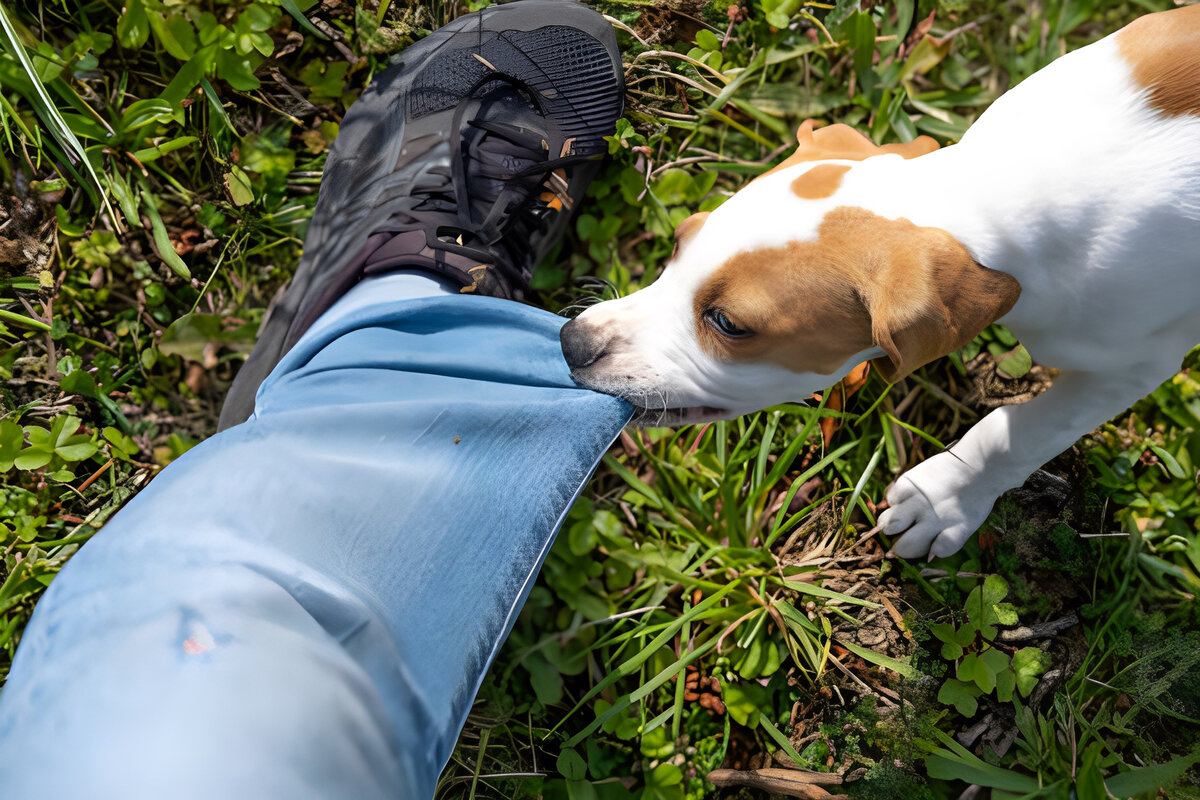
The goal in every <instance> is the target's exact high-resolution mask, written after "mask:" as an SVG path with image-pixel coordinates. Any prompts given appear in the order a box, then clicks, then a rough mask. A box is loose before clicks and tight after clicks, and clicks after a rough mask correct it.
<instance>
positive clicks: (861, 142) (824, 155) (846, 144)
mask: <svg viewBox="0 0 1200 800" xmlns="http://www.w3.org/2000/svg"><path fill="white" fill-rule="evenodd" d="M816 125H817V123H816V120H811V119H806V120H805V121H804V122H803V123H802V124H801V125H800V127H799V128H798V129H797V130H796V151H795V152H794V153H792V154H791V155H790V156H788V157H787V159H785V160H784V161H783V163H781V164H779V165H777V166H775V167H772V168H771V169H769V170H767V171H766V172H764V173H763V175H770V174H771V173H772V172H775V171H777V170H781V169H784V168H785V167H791V166H795V165H796V164H801V163H804V162H806V161H826V160H829V159H835V158H836V159H843V160H846V161H863V160H864V159H868V158H870V157H871V156H882V155H888V154H889V153H892V154H895V155H898V156H902V157H904V158H916V157H917V156H923V155H925V154H926V153H932V152H933V151H934V150H937V149H938V147H939V145H938V143H937V141H936V140H935V139H933V138H932V137H929V136H918V137H917V138H916V139H913V140H912V141H911V142H903V143H899V144H885V145H883V146H882V147H881V146H879V145H877V144H875V143H874V142H872V141H871V140H870V139H869V138H868V137H867V135H866V134H864V133H861V132H860V131H858V130H856V129H854V128H851V127H850V126H849V125H844V124H842V123H840V122H838V123H835V124H833V125H826V126H825V127H824V128H818V127H816ZM759 177H761V176H759Z"/></svg>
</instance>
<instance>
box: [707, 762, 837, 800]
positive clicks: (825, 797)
mask: <svg viewBox="0 0 1200 800" xmlns="http://www.w3.org/2000/svg"><path fill="white" fill-rule="evenodd" d="M708 780H709V782H710V783H712V784H713V785H714V786H717V787H722V788H723V787H726V786H749V787H750V788H752V789H762V790H764V791H767V792H770V793H772V794H781V795H783V796H785V797H799V798H802V799H803V800H848V798H849V795H844V794H830V793H829V792H827V791H825V790H824V789H823V788H821V786H822V784H823V785H825V786H840V785H841V783H842V776H841V775H836V774H834V773H832V772H808V771H806V770H794V769H775V768H773V767H767V768H765V769H756V770H736V769H714V770H713V771H712V772H710V773H708Z"/></svg>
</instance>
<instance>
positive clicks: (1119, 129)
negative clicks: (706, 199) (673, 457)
mask: <svg viewBox="0 0 1200 800" xmlns="http://www.w3.org/2000/svg"><path fill="white" fill-rule="evenodd" d="M797 139H798V147H797V150H796V152H795V154H794V155H792V156H791V157H789V158H788V159H787V160H786V161H785V162H784V163H783V164H781V165H779V167H777V168H775V169H773V170H771V171H770V172H769V173H767V174H764V175H763V176H760V177H759V178H756V179H755V180H753V181H752V182H750V183H749V184H748V185H747V186H745V187H743V188H742V189H741V190H740V191H738V192H737V193H735V194H734V195H733V196H732V197H730V198H729V199H728V200H727V201H726V202H725V203H724V204H722V205H721V206H720V207H719V208H717V209H716V210H715V211H712V212H711V213H707V214H705V213H700V214H695V215H693V216H692V217H689V218H688V219H687V220H685V221H684V222H683V223H682V224H680V225H679V227H678V229H677V230H676V232H675V240H676V244H675V252H674V254H673V255H672V257H671V258H670V260H669V261H668V263H667V266H666V268H665V269H664V271H663V274H662V276H661V277H660V278H659V279H658V280H657V281H655V282H654V283H653V284H651V285H650V286H648V287H646V288H644V289H642V290H641V291H638V292H635V293H633V294H631V295H628V296H626V297H623V298H619V299H616V300H609V301H606V302H603V303H599V304H597V305H595V306H592V307H590V308H588V309H587V310H585V311H584V312H583V313H582V314H580V315H579V316H578V317H576V318H575V319H574V320H572V321H571V322H569V323H567V324H566V325H565V326H564V327H563V328H562V333H561V343H562V350H563V355H564V357H565V359H566V361H567V363H568V365H569V366H570V368H571V374H572V376H573V377H574V379H575V380H576V381H577V382H578V383H580V384H581V385H583V386H585V387H588V388H591V389H594V390H596V391H600V392H606V393H609V394H615V395H619V396H621V397H624V398H626V399H627V400H629V401H630V402H631V403H633V404H634V405H636V406H639V407H641V408H643V409H647V410H650V411H655V412H658V413H659V414H661V417H660V418H659V424H684V423H693V422H703V421H708V420H715V419H725V418H733V417H736V416H739V415H741V414H744V413H748V412H751V411H755V410H758V409H761V408H764V407H767V406H770V405H774V404H777V403H781V402H786V401H795V400H798V399H802V398H805V397H808V396H809V395H810V394H812V393H813V392H814V391H818V390H820V389H822V388H824V387H827V386H830V385H832V384H834V383H836V382H837V381H838V380H840V379H841V378H842V377H843V376H845V375H846V374H847V373H848V372H849V371H850V370H851V369H852V368H853V367H855V366H856V365H858V364H860V363H862V362H864V361H870V362H871V364H872V365H873V367H874V368H875V369H877V370H878V371H879V372H880V374H881V375H882V376H883V377H884V378H886V379H887V380H888V381H889V382H892V383H894V382H896V381H899V380H901V379H902V378H904V377H905V376H906V375H908V374H909V373H911V372H912V371H913V370H914V369H916V368H917V367H919V366H921V365H923V364H926V363H928V362H930V361H932V360H933V359H936V358H938V357H940V356H943V355H946V354H947V353H950V352H952V351H954V350H956V349H958V348H960V347H962V346H963V345H965V344H966V343H967V342H969V341H970V340H971V339H972V338H974V337H975V336H976V335H977V334H978V333H979V332H980V331H981V330H983V329H984V328H985V327H986V326H987V325H988V324H990V323H992V322H996V321H1000V322H1003V324H1004V325H1006V326H1008V327H1009V329H1011V330H1012V331H1013V333H1014V334H1016V335H1017V336H1018V337H1019V338H1020V340H1021V342H1022V343H1023V344H1024V345H1025V346H1026V348H1027V349H1028V350H1029V352H1030V353H1031V354H1032V355H1033V356H1034V358H1035V359H1037V361H1038V362H1040V363H1042V364H1045V365H1048V366H1052V367H1055V368H1057V369H1059V370H1061V372H1060V374H1059V375H1058V377H1056V378H1055V380H1054V383H1053V386H1052V387H1051V388H1050V389H1049V390H1048V391H1047V392H1046V393H1045V394H1043V395H1041V396H1040V397H1038V398H1036V399H1034V400H1032V401H1030V402H1029V403H1027V404H1024V405H1019V406H1006V407H1003V408H1000V409H998V410H995V411H993V412H991V413H990V414H988V415H987V416H985V417H984V418H983V419H982V420H980V421H979V422H978V423H976V424H975V425H974V426H973V427H972V428H971V429H970V430H969V431H968V432H967V433H966V434H965V435H964V436H963V438H962V439H961V440H960V441H958V442H957V443H955V444H954V445H953V446H952V447H950V448H949V449H948V450H947V451H945V452H942V453H938V454H937V455H934V456H933V457H931V458H929V459H927V460H926V461H924V462H922V463H920V464H918V465H917V466H915V467H914V468H912V469H910V470H908V471H907V472H905V473H904V474H903V475H901V476H900V477H899V478H898V479H897V481H896V482H895V483H894V484H893V485H892V486H891V487H890V488H889V490H888V491H887V494H886V497H887V501H888V505H889V507H888V508H887V509H886V510H885V511H884V512H883V513H882V514H881V515H880V517H879V523H880V526H881V529H882V530H883V531H884V532H885V533H886V534H888V535H889V536H893V537H897V536H898V537H900V538H899V539H897V540H895V541H894V544H893V550H892V552H893V553H894V554H895V555H899V556H902V557H905V558H916V557H920V556H924V555H926V554H928V555H930V556H945V555H949V554H951V553H954V552H956V551H957V550H958V549H959V548H960V547H962V545H963V543H964V542H965V541H966V540H967V538H968V537H969V536H970V535H971V534H972V533H974V532H975V530H976V529H977V528H978V527H979V526H980V524H982V522H983V521H984V520H985V519H986V517H987V515H988V514H989V513H990V511H991V508H992V505H993V503H994V502H995V500H996V499H997V498H998V497H999V496H1000V495H1001V493H1003V492H1004V491H1006V490H1008V489H1011V488H1014V487H1017V486H1020V485H1021V484H1022V483H1023V482H1024V480H1025V478H1026V477H1028V476H1029V474H1030V473H1032V472H1033V471H1034V470H1036V469H1037V468H1038V467H1039V466H1040V465H1042V464H1044V463H1045V462H1046V461H1049V460H1050V459H1051V458H1053V457H1054V456H1056V455H1057V454H1059V453H1060V452H1062V451H1063V450H1065V449H1067V448H1068V447H1070V446H1071V445H1072V444H1073V443H1074V442H1075V441H1076V440H1077V439H1078V438H1079V437H1080V436H1082V435H1085V434H1086V433H1087V432H1089V431H1091V430H1093V429H1095V428H1096V427H1097V426H1099V425H1100V424H1102V423H1104V422H1105V421H1106V420H1108V419H1110V418H1112V417H1113V416H1115V415H1116V414H1118V413H1120V412H1121V411H1122V410H1124V409H1126V408H1128V407H1129V406H1130V405H1131V404H1132V403H1133V402H1134V401H1135V400H1137V399H1139V398H1141V397H1143V396H1144V395H1146V394H1147V393H1149V392H1150V391H1152V390H1153V389H1154V388H1155V387H1157V386H1158V385H1159V384H1160V383H1161V382H1162V381H1164V380H1165V379H1167V378H1169V377H1170V376H1171V375H1173V374H1175V373H1176V372H1177V371H1178V369H1179V366H1180V362H1181V359H1182V357H1183V355H1184V354H1186V353H1187V351H1188V350H1189V349H1190V348H1191V347H1192V346H1193V345H1195V344H1196V343H1197V342H1198V341H1200V313H1198V311H1200V6H1190V7H1184V8H1178V9H1173V10H1170V11H1164V12H1159V13H1156V14H1150V15H1147V16H1144V17H1142V18H1140V19H1138V20H1135V21H1134V22H1132V23H1131V24H1129V25H1128V26H1126V27H1125V28H1123V29H1121V30H1120V31H1118V32H1116V33H1115V34H1112V35H1110V36H1108V37H1106V38H1104V39H1101V40H1100V41H1098V42H1095V43H1094V44H1091V45H1088V46H1087V47H1084V48H1081V49H1080V50H1077V51H1074V52H1072V53H1069V54H1067V55H1064V56H1062V57H1061V58H1059V59H1057V60H1056V61H1054V62H1053V63H1052V64H1050V65H1049V66H1047V67H1045V68H1044V69H1042V70H1040V71H1039V72H1037V73H1035V74H1034V75H1032V76H1031V77H1029V78H1028V79H1027V80H1025V81H1024V82H1022V83H1021V84H1020V85H1019V86H1017V87H1016V88H1014V89H1013V90H1012V91H1010V92H1007V93H1006V94H1004V95H1002V96H1001V97H1000V98H999V99H997V100H996V101H995V102H994V103H993V104H992V106H991V107H990V108H988V109H987V110H986V112H985V113H983V114H982V115H981V116H980V118H979V120H978V121H977V122H976V123H975V124H974V125H973V126H972V127H971V128H970V129H969V130H968V131H967V132H966V134H965V135H964V136H963V137H962V139H961V141H959V142H958V143H957V144H954V145H952V146H949V147H945V148H941V149H938V146H937V144H936V142H934V141H933V140H932V139H928V138H927V137H922V138H920V139H917V140H915V141H914V142H909V143H906V144H901V145H886V146H883V147H878V146H876V145H875V144H873V143H872V142H871V141H870V140H869V139H867V138H866V137H865V136H863V135H862V134H859V133H858V132H856V131H855V130H853V129H852V128H849V127H847V126H845V125H840V124H839V125H832V126H829V127H825V128H819V129H815V128H814V126H813V125H812V123H811V122H808V123H805V124H804V125H803V126H801V128H800V130H799V131H798V132H797ZM650 416H651V418H652V419H653V418H654V417H655V416H656V415H650Z"/></svg>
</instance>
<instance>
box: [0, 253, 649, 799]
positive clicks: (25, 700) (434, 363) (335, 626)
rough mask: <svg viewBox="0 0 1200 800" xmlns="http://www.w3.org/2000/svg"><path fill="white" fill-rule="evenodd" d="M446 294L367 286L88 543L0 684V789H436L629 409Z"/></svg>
mask: <svg viewBox="0 0 1200 800" xmlns="http://www.w3.org/2000/svg"><path fill="white" fill-rule="evenodd" d="M449 291H450V290H449V288H448V287H446V286H444V285H442V284H440V283H438V282H437V281H436V280H435V279H433V278H430V277H428V276H425V275H420V274H412V273H400V274H392V275H387V276H383V277H379V278H374V279H371V280H368V281H365V282H363V283H360V284H359V285H358V286H356V287H355V288H354V289H353V290H352V291H351V292H350V293H349V294H347V295H346V296H345V297H343V298H342V299H341V300H340V301H339V302H338V303H337V304H336V305H335V306H334V307H333V308H332V309H330V311H328V312H327V313H326V314H325V315H324V316H322V317H321V319H320V320H318V322H317V323H316V324H315V325H314V326H313V328H312V329H310V330H309V331H308V332H307V333H306V334H305V336H304V338H303V339H302V340H301V341H300V343H299V344H297V345H296V347H295V348H294V349H293V350H291V351H290V352H289V353H288V354H287V355H286V356H285V357H284V359H283V360H282V361H281V362H280V363H279V365H278V366H277V367H276V368H275V370H274V371H273V372H272V373H271V375H270V377H268V378H267V380H266V381H265V382H264V383H263V385H262V388H261V389H260V390H259V393H258V398H257V406H256V410H255V413H254V416H252V417H251V418H250V419H249V420H248V421H247V422H245V423H244V424H242V425H239V426H237V427H235V428H231V429H230V430H227V431H225V432H223V433H221V434H219V435H217V436H214V437H213V438H211V439H209V440H208V441H206V442H204V443H202V444H201V445H199V446H198V447H196V448H194V449H193V450H191V451H190V452H188V453H187V454H186V455H184V456H183V457H182V458H180V459H179V460H178V461H176V462H175V463H173V464H172V465H171V466H170V467H168V468H167V469H166V470H164V471H163V472H162V474H160V475H159V476H158V477H157V478H155V480H154V481H153V482H152V483H151V484H150V485H149V486H148V487H147V488H146V489H145V490H143V491H142V492H141V493H140V494H138V495H137V496H136V497H135V498H134V499H133V500H131V501H130V502H129V504H128V505H127V506H126V507H125V508H124V509H122V510H121V511H120V512H119V513H118V514H117V515H116V516H114V517H113V519H112V520H111V521H110V522H109V523H108V524H107V525H106V526H105V527H104V529H103V530H101V531H100V532H99V533H98V534H97V535H96V536H95V537H94V538H93V539H92V540H91V541H89V542H88V543H87V545H86V546H84V547H83V548H82V549H81V550H80V552H79V553H78V554H77V555H75V556H74V558H73V559H72V560H71V561H70V563H68V564H67V566H66V567H65V568H64V569H63V571H62V573H61V575H60V576H59V577H58V578H57V579H56V580H55V581H54V583H53V585H51V586H50V588H49V590H48V591H47V592H46V594H45V597H44V598H43V599H42V601H41V602H40V603H39V604H38V607H37V609H36V611H35V612H34V615H33V618H32V620H31V622H30V624H29V627H28V628H27V629H26V631H25V634H24V637H23V638H22V641H21V645H20V648H19V650H18V652H17V654H16V660H15V662H14V664H13V669H12V673H11V675H10V677H9V681H8V685H7V686H6V687H5V689H4V691H3V693H2V694H0V796H4V797H13V798H16V797H40V798H48V799H49V800H58V798H87V799H88V800H92V799H93V798H97V799H98V798H110V797H111V798H117V797H120V798H135V799H137V798H167V797H170V798H193V797H194V798H206V799H210V798H243V797H244V798H255V799H256V800H257V799H258V798H264V799H265V798H287V800H298V799H301V798H355V799H356V800H357V799H358V798H376V797H379V798H383V797H386V798H393V799H394V798H428V797H430V796H432V794H433V789H434V786H435V782H436V780H437V776H438V773H439V772H440V771H441V769H442V767H443V766H444V765H445V763H446V761H447V759H448V758H449V757H450V753H451V750H452V748H453V746H454V743H455V741H456V739H457V736H458V733H459V730H460V729H461V727H462V725H463V722H464V720H465V719H466V715H467V712H468V710H469V708H470V705H471V703H472V701H473V699H474V697H475V694H476V691H477V690H478V688H479V684H480V682H481V680H482V678H483V675H484V672H485V671H486V670H487V668H488V665H489V664H490V663H491V661H492V659H493V658H494V657H495V655H496V652H497V650H498V649H499V647H500V645H501V643H502V642H503V641H504V638H505V637H506V636H507V634H508V632H509V630H510V629H511V627H512V624H513V621H514V619H515V617H516V614H517V612H518V611H519V610H520V608H521V605H522V604H523V602H524V600H525V597H526V595H527V594H528V592H529V589H530V587H531V585H532V583H533V580H534V577H535V575H536V574H537V571H538V568H539V567H540V565H541V563H542V560H543V558H544V557H545V555H546V552H547V550H548V548H549V547H550V544H551V542H552V541H553V539H554V535H555V532H556V531H557V530H558V527H559V525H560V524H561V522H562V519H563V516H564V514H565V513H566V511H567V508H568V507H569V506H570V505H571V502H572V501H573V500H574V499H575V497H576V496H577V495H578V493H579V492H580V490H581V489H582V487H583V486H584V484H585V483H586V481H587V479H588V477H589V475H590V474H591V472H592V470H593V469H594V467H595V465H596V463H597V461H598V459H599V458H600V456H601V455H602V454H603V453H604V451H605V450H606V449H607V447H608V446H609V445H610V444H611V442H612V440H613V439H614V438H615V437H616V435H617V434H618V433H619V431H620V430H621V428H622V426H623V425H624V424H625V423H626V421H627V420H628V418H629V415H630V408H629V406H628V405H627V404H625V403H624V402H623V401H621V400H617V399H615V398H612V397H607V396H604V395H599V394H594V393H592V392H590V391H586V390H583V389H580V388H578V387H577V386H575V385H574V384H573V383H572V381H571V379H570V376H569V375H568V372H567V367H566V364H565V363H564V362H563V360H562V356H561V354H560V352H559V346H558V329H559V327H560V326H561V324H562V323H563V321H564V320H562V319H560V318H559V317H556V316H554V315H552V314H549V313H546V312H543V311H538V310H536V309H533V308H530V307H527V306H522V305H519V304H516V303H512V302H506V301H502V300H495V299H492V298H488V297H472V296H464V295H457V294H449Z"/></svg>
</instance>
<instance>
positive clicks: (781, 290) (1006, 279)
mask: <svg viewBox="0 0 1200 800" xmlns="http://www.w3.org/2000/svg"><path fill="white" fill-rule="evenodd" d="M1020 293H1021V287H1020V284H1018V283H1017V281H1016V279H1015V278H1013V277H1012V276H1011V275H1007V274H1005V273H1002V272H996V271H995V270H990V269H987V268H986V267H983V266H981V265H980V264H978V263H976V262H975V260H974V259H973V258H971V255H970V253H968V252H967V249H966V248H965V247H963V245H962V244H961V243H960V242H959V241H958V240H956V239H955V238H954V237H952V236H951V235H950V234H948V233H946V232H945V231H943V230H941V229H939V228H921V227H918V226H916V225H914V224H913V223H911V222H909V221H908V220H907V219H903V218H901V219H885V218H883V217H880V216H877V215H875V214H873V213H871V212H870V211H867V210H865V209H861V208H852V207H849V206H842V207H840V208H836V209H834V210H833V211H831V212H829V213H828V214H826V215H825V218H824V220H823V221H822V223H821V227H820V228H819V229H818V238H817V239H816V240H814V241H805V242H792V243H790V244H788V245H787V246H786V247H781V248H771V249H763V250H753V251H750V252H746V253H740V254H738V255H736V256H734V257H733V258H731V259H729V260H728V261H726V262H725V264H723V265H722V266H721V268H720V269H718V270H717V271H716V272H715V273H714V274H713V275H712V276H711V277H710V278H709V279H708V281H707V282H706V283H705V285H704V286H702V287H701V289H700V291H698V292H697V293H696V299H695V304H694V309H693V310H694V313H695V317H696V326H697V336H698V339H699V341H700V346H701V347H703V348H704V350H705V351H706V352H708V353H709V354H710V355H712V356H714V357H715V358H720V359H723V360H731V361H750V362H766V363H771V364H777V365H779V366H782V367H785V368H786V369H789V370H792V371H794V372H815V373H819V374H822V375H828V374H830V373H832V372H833V371H834V370H835V369H837V368H838V367H839V366H841V365H842V364H844V363H845V362H846V361H847V360H848V359H849V358H850V357H851V356H853V355H854V354H855V353H858V352H861V351H863V350H866V349H867V348H869V347H871V346H872V345H876V346H878V347H880V348H882V349H883V351H884V352H885V353H887V358H881V359H875V360H874V361H873V362H872V363H873V365H874V366H875V368H876V369H878V370H879V371H880V374H882V375H883V377H884V378H885V379H887V380H888V381H890V382H895V381H898V380H900V379H901V378H903V377H904V376H906V375H908V374H909V373H910V372H912V371H913V370H914V369H916V368H917V367H919V366H921V365H922V364H926V363H928V362H930V361H932V360H934V359H935V358H938V357H939V356H943V355H946V354H947V353H949V352H951V351H953V350H957V349H958V348H960V347H962V346H963V345H965V344H966V343H967V342H969V341H971V339H973V338H974V337H975V335H976V334H978V333H979V332H980V331H981V330H983V328H984V327H986V326H987V325H988V324H989V323H991V322H994V321H995V320H997V319H999V318H1000V317H1002V316H1003V315H1004V314H1006V313H1007V312H1008V310H1009V309H1010V308H1012V306H1013V304H1014V303H1016V301H1017V298H1018V296H1020ZM710 309H718V310H720V311H721V312H722V313H724V314H725V315H726V316H727V317H729V319H730V321H732V322H733V324H735V325H737V326H738V327H740V328H744V329H747V330H750V331H753V332H754V335H753V336H749V337H746V338H743V339H730V338H727V337H724V336H722V335H721V334H719V333H718V332H717V331H715V330H714V329H713V328H712V326H711V325H709V323H708V322H707V321H706V313H707V312H708V311H709V310H710Z"/></svg>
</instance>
